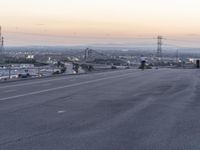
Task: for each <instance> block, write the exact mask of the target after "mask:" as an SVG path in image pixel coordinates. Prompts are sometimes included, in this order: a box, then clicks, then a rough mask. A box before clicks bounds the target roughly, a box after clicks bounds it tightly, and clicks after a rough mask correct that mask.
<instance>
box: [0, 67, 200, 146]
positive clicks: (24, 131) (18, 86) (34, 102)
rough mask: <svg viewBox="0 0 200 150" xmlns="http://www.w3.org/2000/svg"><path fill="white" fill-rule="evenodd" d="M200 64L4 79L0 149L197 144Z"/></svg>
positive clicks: (199, 135)
mask: <svg viewBox="0 0 200 150" xmlns="http://www.w3.org/2000/svg"><path fill="white" fill-rule="evenodd" d="M199 149H200V70H183V69H159V70H154V69H152V70H144V71H142V70H120V71H113V72H103V73H94V74H85V75H74V76H61V77H54V78H44V79H35V80H27V81H19V82H7V83H0V150H199Z"/></svg>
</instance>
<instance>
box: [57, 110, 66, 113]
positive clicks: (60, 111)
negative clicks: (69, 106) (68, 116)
mask: <svg viewBox="0 0 200 150" xmlns="http://www.w3.org/2000/svg"><path fill="white" fill-rule="evenodd" d="M65 112H66V111H65V110H59V111H58V112H57V113H58V114H63V113H65Z"/></svg>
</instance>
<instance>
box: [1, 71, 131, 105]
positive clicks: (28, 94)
mask: <svg viewBox="0 0 200 150" xmlns="http://www.w3.org/2000/svg"><path fill="white" fill-rule="evenodd" d="M130 74H133V73H127V74H123V75H118V76H113V77H105V78H100V79H95V80H90V81H84V82H80V83H74V84H71V85H65V86H60V87H56V88H51V89H46V90H41V91H36V92H30V93H26V94H20V95H15V96H10V97H5V98H0V101H5V100H10V99H15V98H20V97H25V96H31V95H37V94H42V93H47V92H52V91H56V90H60V89H65V88H69V87H75V86H80V85H84V84H89V83H95V82H99V81H103V80H108V79H115V78H119V77H124V76H128V75H130Z"/></svg>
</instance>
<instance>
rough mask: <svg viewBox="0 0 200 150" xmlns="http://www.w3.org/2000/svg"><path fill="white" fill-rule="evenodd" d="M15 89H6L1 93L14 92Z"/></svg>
mask: <svg viewBox="0 0 200 150" xmlns="http://www.w3.org/2000/svg"><path fill="white" fill-rule="evenodd" d="M15 91H17V90H6V91H3V93H11V92H15Z"/></svg>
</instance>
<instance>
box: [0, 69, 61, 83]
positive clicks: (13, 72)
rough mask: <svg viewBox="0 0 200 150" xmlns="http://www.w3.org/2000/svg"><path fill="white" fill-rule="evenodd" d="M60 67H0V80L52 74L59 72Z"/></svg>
mask: <svg viewBox="0 0 200 150" xmlns="http://www.w3.org/2000/svg"><path fill="white" fill-rule="evenodd" d="M59 71H60V69H59V68H56V67H33V68H11V67H7V68H0V80H10V79H17V78H28V77H32V78H37V77H38V78H39V77H43V76H52V75H53V74H54V73H56V72H57V73H59Z"/></svg>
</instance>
